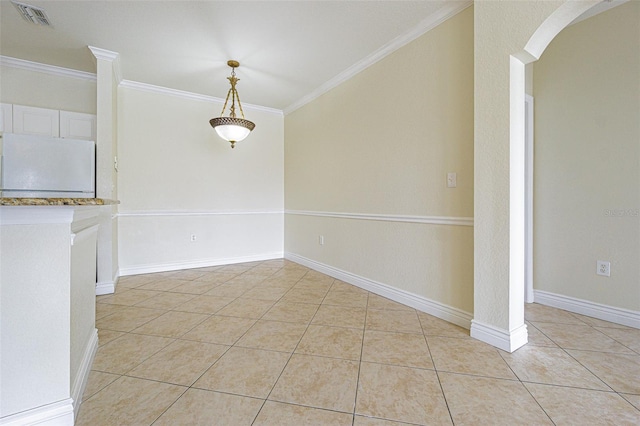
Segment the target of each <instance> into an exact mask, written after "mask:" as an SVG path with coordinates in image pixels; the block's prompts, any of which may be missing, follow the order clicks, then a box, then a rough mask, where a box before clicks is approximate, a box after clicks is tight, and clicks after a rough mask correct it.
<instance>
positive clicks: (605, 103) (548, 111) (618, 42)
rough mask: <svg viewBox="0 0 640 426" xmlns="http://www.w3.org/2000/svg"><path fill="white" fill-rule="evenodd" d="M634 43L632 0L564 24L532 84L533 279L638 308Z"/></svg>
mask: <svg viewBox="0 0 640 426" xmlns="http://www.w3.org/2000/svg"><path fill="white" fill-rule="evenodd" d="M639 43H640V3H638V2H629V3H627V4H624V5H622V6H619V7H616V8H614V9H612V10H610V11H608V12H605V13H602V14H600V15H597V16H595V17H593V18H591V19H588V20H585V21H582V22H580V23H578V24H576V25H573V26H571V27H569V28H566V29H565V30H563V31H562V32H561V33H560V34H559V35H558V36H557V37H556V38H555V39H554V40H553V42H552V43H551V44H550V45H549V47H548V48H547V50H546V51H545V52H544V54H543V55H542V57H541V59H540V60H539V61H538V62H536V63H535V84H534V88H535V200H534V202H535V214H534V232H535V235H534V247H535V248H534V281H535V288H536V289H538V290H544V291H548V292H551V293H555V294H560V295H565V296H569V297H574V298H578V299H583V300H587V301H592V302H597V303H601V304H605V305H610V306H614V307H620V308H626V309H632V310H636V311H638V310H640V286H639V283H640V265H639V263H638V259H640V222H639V221H640V218H639V217H638V215H639V213H638V209H639V208H640V190H639V189H638V182H640V77H639V76H640V44H639ZM597 260H607V261H610V262H611V277H610V278H606V277H601V276H597V275H596V261H597Z"/></svg>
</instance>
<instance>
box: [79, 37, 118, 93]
mask: <svg viewBox="0 0 640 426" xmlns="http://www.w3.org/2000/svg"><path fill="white" fill-rule="evenodd" d="M87 47H88V48H89V50H91V53H92V54H93V56H94V57H95V58H96V59H100V60H103V61H108V62H111V63H112V66H113V75H114V77H115V80H116V82H117V83H118V84H120V83H121V82H122V71H121V70H120V54H119V53H118V52H113V51H111V50H106V49H101V48H99V47H93V46H87Z"/></svg>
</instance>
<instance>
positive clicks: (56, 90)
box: [0, 66, 96, 114]
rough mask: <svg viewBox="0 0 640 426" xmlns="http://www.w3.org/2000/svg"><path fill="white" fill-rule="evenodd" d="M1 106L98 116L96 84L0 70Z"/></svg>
mask: <svg viewBox="0 0 640 426" xmlns="http://www.w3.org/2000/svg"><path fill="white" fill-rule="evenodd" d="M0 74H1V75H0V102H2V103H7V104H17V105H28V106H34V107H39V108H50V109H61V110H65V111H74V112H84V113H87V114H95V113H96V82H95V80H93V81H92V80H84V79H80V78H73V77H62V76H55V75H50V74H45V73H41V72H36V71H27V70H23V69H18V68H13V67H7V66H0Z"/></svg>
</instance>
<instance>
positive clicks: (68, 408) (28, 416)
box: [0, 398, 74, 426]
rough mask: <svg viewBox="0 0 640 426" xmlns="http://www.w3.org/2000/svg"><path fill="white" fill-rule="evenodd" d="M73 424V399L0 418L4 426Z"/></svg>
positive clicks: (60, 425)
mask: <svg viewBox="0 0 640 426" xmlns="http://www.w3.org/2000/svg"><path fill="white" fill-rule="evenodd" d="M73 422H74V419H73V400H72V399H71V398H68V399H63V400H62V401H57V402H54V403H52V404H47V405H43V406H41V407H37V408H34V409H31V410H27V411H22V412H20V413H17V414H13V415H11V416H6V417H2V418H0V425H3V426H25V425H41V426H73Z"/></svg>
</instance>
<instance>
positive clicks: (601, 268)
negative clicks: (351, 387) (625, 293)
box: [596, 260, 611, 277]
mask: <svg viewBox="0 0 640 426" xmlns="http://www.w3.org/2000/svg"><path fill="white" fill-rule="evenodd" d="M596 274H598V275H602V276H603V277H610V276H611V262H607V261H604V260H598V263H597V270H596Z"/></svg>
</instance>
